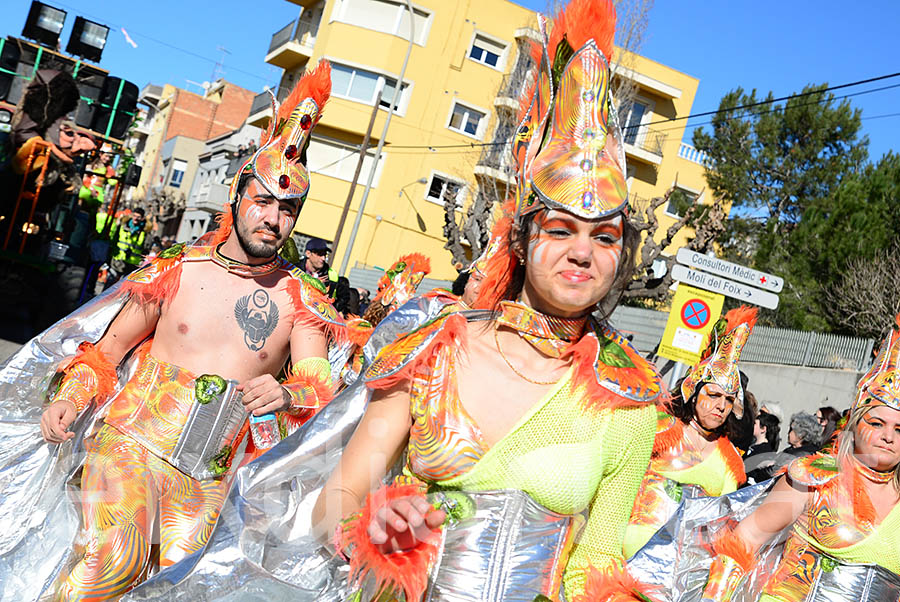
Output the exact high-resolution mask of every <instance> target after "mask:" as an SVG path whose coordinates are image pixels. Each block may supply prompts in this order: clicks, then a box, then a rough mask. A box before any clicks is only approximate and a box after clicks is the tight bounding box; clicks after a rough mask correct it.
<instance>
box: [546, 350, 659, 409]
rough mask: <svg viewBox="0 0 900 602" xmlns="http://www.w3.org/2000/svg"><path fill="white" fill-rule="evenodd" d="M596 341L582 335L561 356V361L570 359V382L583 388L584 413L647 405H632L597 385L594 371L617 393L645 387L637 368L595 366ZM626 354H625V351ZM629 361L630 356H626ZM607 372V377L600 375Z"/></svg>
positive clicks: (643, 374)
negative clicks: (584, 392) (618, 389)
mask: <svg viewBox="0 0 900 602" xmlns="http://www.w3.org/2000/svg"><path fill="white" fill-rule="evenodd" d="M599 344H600V343H599V341H598V339H597V337H596V336H591V335H585V336H583V337H581V339H580V340H579V341H578V342H577V343H575V344H573V345H571V346H570V347H569V349H568V350H567V351H566V352H565V354H563V358H566V357H571V358H572V365H573V367H574V373H573V381H574V383H575V384H576V385H584V386H585V387H587V394H586V395H585V396H583V398H582V399H583V401H582V403H583V405H584V407H585V408H586V409H591V410H595V411H602V410H606V409H617V408H623V407H638V406H642V405H646V403H647V402H640V401H634V400H632V399H628V398H627V397H624V396H622V395H618V394H617V393H614V392H613V391H611V390H609V389H607V388H606V387H604V386H603V385H601V384H600V382H598V380H597V378H598V374H597V371H598V369H599V370H601V371H602V372H601V373H600V374H599V377H600V378H602V379H606V380H609V381H612V382H615V383H616V384H617V385H618V386H619V387H620V388H621V389H628V388H631V389H634V390H641V389H643V387H644V386H645V385H646V384H648V383H647V379H648V375H647V374H646V373H645V372H644V371H643V370H641V368H640V364H635V367H633V368H617V367H611V366H605V365H603V364H600V365H598V363H597V354H598V346H599ZM626 353H627V350H626ZM629 357H630V356H629ZM604 372H608V373H604Z"/></svg>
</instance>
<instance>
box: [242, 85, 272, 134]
mask: <svg viewBox="0 0 900 602" xmlns="http://www.w3.org/2000/svg"><path fill="white" fill-rule="evenodd" d="M270 119H272V95H271V94H269V93H268V92H263V93H262V94H257V95H256V96H255V97H253V103H251V105H250V116H249V117H247V123H248V124H250V125H252V126H255V127H258V128H265V127H266V126H267V125H269V120H270Z"/></svg>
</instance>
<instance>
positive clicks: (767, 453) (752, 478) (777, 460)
mask: <svg viewBox="0 0 900 602" xmlns="http://www.w3.org/2000/svg"><path fill="white" fill-rule="evenodd" d="M780 431H781V421H780V420H779V419H778V416H776V415H774V414H769V413H768V412H763V411H760V413H759V416H757V418H756V421H755V422H754V426H753V437H754V443H753V445H751V446H750V450H749V451H748V452H747V455H746V456H745V457H744V470H745V471H746V472H747V484H748V485H755V484H756V483H761V482H763V481H765V480H766V479H771V478H772V477H773V476H774V475H775V471H776V470H777V468H776V466H777V467H781V466H782V465H783V464H784V463H786V462H787V460H788V457H787V456H784V455H783V454H779V453H778V444H779V442H780V439H781V432H780ZM791 457H793V456H791ZM782 460H784V462H782Z"/></svg>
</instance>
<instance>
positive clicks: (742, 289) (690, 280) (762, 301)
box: [672, 264, 778, 309]
mask: <svg viewBox="0 0 900 602" xmlns="http://www.w3.org/2000/svg"><path fill="white" fill-rule="evenodd" d="M672 278H674V279H675V280H677V281H679V282H685V283H687V284H690V285H691V286H696V287H697V288H702V289H704V290H707V291H712V292H714V293H719V294H721V295H725V296H728V297H733V298H735V299H740V300H741V301H744V302H745V303H752V304H753V305H759V306H761V307H768V308H769V309H775V308H776V307H778V295H775V294H772V293H770V292H768V291H761V290H759V289H758V288H753V287H752V286H747V285H746V284H740V283H738V282H734V281H732V280H725V279H724V278H719V277H718V276H713V275H712V274H705V273H703V272H700V271H697V270H692V269H689V268H686V267H684V266H683V265H677V264H676V265H675V266H673V267H672Z"/></svg>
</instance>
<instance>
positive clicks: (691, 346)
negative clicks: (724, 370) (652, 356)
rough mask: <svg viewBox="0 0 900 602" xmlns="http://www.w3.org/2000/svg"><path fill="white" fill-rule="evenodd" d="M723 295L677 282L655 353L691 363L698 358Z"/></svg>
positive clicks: (720, 310)
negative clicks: (660, 339) (667, 317)
mask: <svg viewBox="0 0 900 602" xmlns="http://www.w3.org/2000/svg"><path fill="white" fill-rule="evenodd" d="M724 300H725V297H724V296H723V295H720V294H718V293H711V292H709V291H705V290H703V289H699V288H694V287H693V286H688V285H687V284H685V283H683V282H679V283H678V289H677V290H676V291H675V297H674V298H673V299H672V309H671V310H669V319H668V321H667V322H666V330H665V332H663V338H662V342H660V344H659V355H661V356H662V357H666V358H669V359H671V360H675V361H676V362H682V363H684V364H688V365H692V364H696V363H697V362H698V361H700V353H701V351H703V342H704V341H705V340H706V337H707V335H708V334H709V331H710V330H712V327H713V325H714V324H715V323H716V320H718V319H719V314H720V313H721V312H722V302H723V301H724Z"/></svg>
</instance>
